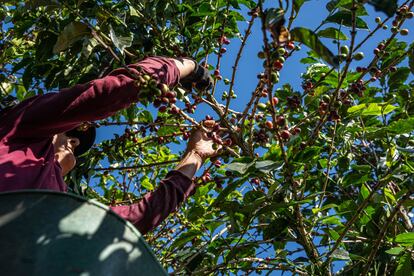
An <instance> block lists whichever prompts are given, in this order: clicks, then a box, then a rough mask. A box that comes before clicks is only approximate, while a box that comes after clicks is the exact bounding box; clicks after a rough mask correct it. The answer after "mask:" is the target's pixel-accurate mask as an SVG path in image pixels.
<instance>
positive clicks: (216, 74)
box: [214, 69, 223, 80]
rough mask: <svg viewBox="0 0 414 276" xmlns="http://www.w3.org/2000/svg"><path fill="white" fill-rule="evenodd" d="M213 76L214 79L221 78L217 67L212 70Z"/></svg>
mask: <svg viewBox="0 0 414 276" xmlns="http://www.w3.org/2000/svg"><path fill="white" fill-rule="evenodd" d="M214 77H215V78H216V79H218V80H222V79H223V76H222V75H221V74H220V70H219V69H216V70H214Z"/></svg>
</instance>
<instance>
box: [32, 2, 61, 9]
mask: <svg viewBox="0 0 414 276" xmlns="http://www.w3.org/2000/svg"><path fill="white" fill-rule="evenodd" d="M25 2H26V5H27V7H28V8H30V9H37V8H38V7H42V6H47V7H52V8H58V7H60V4H59V1H58V0H30V1H25Z"/></svg>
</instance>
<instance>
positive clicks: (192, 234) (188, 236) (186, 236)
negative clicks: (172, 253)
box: [171, 230, 202, 248]
mask: <svg viewBox="0 0 414 276" xmlns="http://www.w3.org/2000/svg"><path fill="white" fill-rule="evenodd" d="M201 235H202V233H201V232H200V231H198V230H190V231H188V232H185V233H182V234H181V235H180V236H179V237H178V238H177V239H175V240H174V242H173V243H172V244H171V247H172V248H179V247H181V246H183V245H185V244H186V243H187V242H189V241H191V240H192V239H194V238H197V237H200V236H201Z"/></svg>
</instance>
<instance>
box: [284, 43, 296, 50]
mask: <svg viewBox="0 0 414 276" xmlns="http://www.w3.org/2000/svg"><path fill="white" fill-rule="evenodd" d="M286 49H288V50H290V51H291V50H293V49H295V43H293V41H291V42H289V43H288V45H286Z"/></svg>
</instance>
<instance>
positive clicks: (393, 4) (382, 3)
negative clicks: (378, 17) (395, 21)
mask: <svg viewBox="0 0 414 276" xmlns="http://www.w3.org/2000/svg"><path fill="white" fill-rule="evenodd" d="M397 2H398V1H397V0H369V1H368V4H371V5H373V6H374V8H375V10H376V11H382V12H384V13H385V14H386V15H388V16H393V15H394V13H395V12H396V11H397V8H398V3H397Z"/></svg>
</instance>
